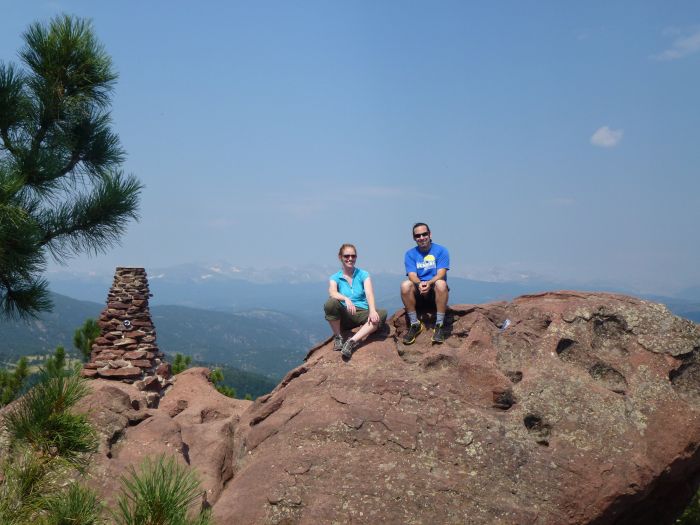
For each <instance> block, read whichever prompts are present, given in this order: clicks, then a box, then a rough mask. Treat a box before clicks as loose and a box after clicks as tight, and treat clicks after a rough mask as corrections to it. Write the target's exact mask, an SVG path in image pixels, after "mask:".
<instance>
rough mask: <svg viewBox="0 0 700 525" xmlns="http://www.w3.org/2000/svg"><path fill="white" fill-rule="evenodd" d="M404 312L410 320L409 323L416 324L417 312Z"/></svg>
mask: <svg viewBox="0 0 700 525" xmlns="http://www.w3.org/2000/svg"><path fill="white" fill-rule="evenodd" d="M406 313H407V314H408V320H409V321H411V324H416V323H417V322H418V314H417V313H416V312H415V311H413V312H406Z"/></svg>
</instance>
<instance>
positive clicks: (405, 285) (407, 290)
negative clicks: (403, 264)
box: [401, 279, 415, 295]
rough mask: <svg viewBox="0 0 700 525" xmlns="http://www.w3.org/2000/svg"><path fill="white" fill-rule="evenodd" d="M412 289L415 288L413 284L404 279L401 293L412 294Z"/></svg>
mask: <svg viewBox="0 0 700 525" xmlns="http://www.w3.org/2000/svg"><path fill="white" fill-rule="evenodd" d="M414 288H415V284H413V283H412V282H411V281H410V280H408V279H406V280H405V281H404V282H402V283H401V293H402V294H404V295H407V294H410V293H412V292H413V290H414Z"/></svg>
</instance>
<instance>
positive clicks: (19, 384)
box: [0, 357, 29, 407]
mask: <svg viewBox="0 0 700 525" xmlns="http://www.w3.org/2000/svg"><path fill="white" fill-rule="evenodd" d="M28 376H29V365H28V363H27V358H26V357H22V358H20V360H19V361H17V365H16V366H15V369H14V370H13V371H12V372H10V371H9V370H0V407H2V406H5V405H7V404H8V403H10V402H11V401H14V400H15V399H16V398H17V396H18V395H19V394H20V392H21V391H22V388H23V387H24V384H25V382H26V379H27V377H28Z"/></svg>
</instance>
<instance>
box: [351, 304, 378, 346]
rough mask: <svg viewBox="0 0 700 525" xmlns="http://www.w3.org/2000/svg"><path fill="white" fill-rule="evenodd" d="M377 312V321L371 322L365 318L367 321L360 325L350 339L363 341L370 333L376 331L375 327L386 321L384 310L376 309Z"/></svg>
mask: <svg viewBox="0 0 700 525" xmlns="http://www.w3.org/2000/svg"><path fill="white" fill-rule="evenodd" d="M377 313H378V314H379V322H378V323H373V322H371V321H370V320H369V319H367V322H366V323H365V324H363V325H362V326H361V327H360V329H359V330H358V331H357V333H356V334H355V335H353V336H352V337H351V339H353V340H354V341H357V342H358V343H359V342H360V341H364V340H365V339H366V338H367V336H368V335H370V334H371V333H373V332H376V331H377V329H378V328H379V327H380V326H382V324H384V322H385V321H386V310H377Z"/></svg>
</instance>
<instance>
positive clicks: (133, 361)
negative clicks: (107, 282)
mask: <svg viewBox="0 0 700 525" xmlns="http://www.w3.org/2000/svg"><path fill="white" fill-rule="evenodd" d="M150 296H151V294H150V292H149V289H148V279H147V277H146V270H145V269H144V268H121V267H118V268H117V270H116V272H115V274H114V282H113V284H112V288H111V289H110V291H109V294H108V295H107V306H106V308H105V309H104V310H102V313H101V314H100V319H99V321H98V322H97V324H98V325H99V326H100V328H101V329H102V332H101V334H100V337H98V338H97V339H95V342H94V344H93V345H92V352H91V354H90V361H89V362H88V363H86V364H85V366H84V368H83V370H82V375H83V377H88V378H96V377H100V378H104V379H114V380H118V381H123V382H125V383H134V384H135V385H136V387H137V388H139V390H147V391H150V392H156V393H158V394H160V393H161V391H163V390H164V389H165V388H166V387H168V386H169V385H170V384H172V382H171V370H170V364H168V363H167V362H165V361H163V353H162V352H161V351H160V350H159V349H158V346H157V345H156V330H155V327H154V326H153V321H152V320H151V312H150V310H149V308H148V298H149V297H150Z"/></svg>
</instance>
